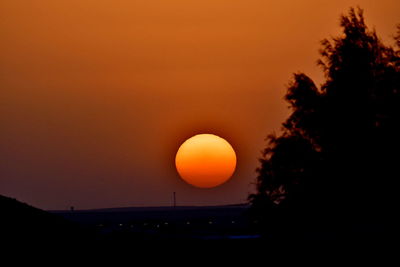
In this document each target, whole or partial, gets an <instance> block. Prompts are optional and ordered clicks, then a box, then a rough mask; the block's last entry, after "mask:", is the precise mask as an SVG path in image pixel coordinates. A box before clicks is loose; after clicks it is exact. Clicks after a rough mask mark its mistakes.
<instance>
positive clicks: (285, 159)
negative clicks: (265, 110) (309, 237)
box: [249, 8, 400, 227]
mask: <svg viewBox="0 0 400 267" xmlns="http://www.w3.org/2000/svg"><path fill="white" fill-rule="evenodd" d="M340 26H341V27H342V29H343V34H342V35H340V36H338V37H336V38H333V39H332V40H328V39H325V40H323V41H322V49H321V50H320V54H321V59H320V60H319V61H318V64H319V65H320V66H321V67H322V69H323V71H324V74H325V78H326V81H325V82H324V84H323V85H322V86H321V87H320V88H318V87H317V86H316V85H315V84H314V82H313V81H312V80H311V79H310V78H309V77H308V76H307V75H305V74H303V73H297V74H294V79H293V82H291V84H290V85H289V88H288V92H287V94H286V96H285V99H286V101H288V102H289V104H290V108H291V110H292V114H291V115H290V116H289V118H288V119H287V120H286V121H285V122H284V123H283V127H282V128H283V133H282V134H281V135H280V136H279V137H277V136H274V135H270V136H269V137H268V141H269V143H268V147H267V148H266V149H265V150H264V152H263V154H262V157H261V159H260V164H261V166H260V167H259V168H258V169H257V173H258V177H257V180H256V181H257V182H256V187H257V193H256V194H253V195H250V197H249V199H250V201H251V203H252V208H253V212H254V214H255V215H256V216H258V218H259V219H261V220H262V221H263V223H264V224H265V225H268V226H271V225H272V224H271V223H270V221H271V220H275V219H272V218H271V217H273V216H274V215H276V214H277V213H276V211H277V210H280V211H279V212H278V214H280V215H281V214H282V213H285V214H286V215H285V216H297V218H300V217H302V216H303V215H305V214H308V215H307V216H314V217H315V216H317V215H316V214H319V215H321V214H323V213H324V214H335V216H339V215H345V214H346V216H350V215H352V214H353V215H354V214H359V213H362V212H364V211H366V210H368V211H369V212H371V211H378V210H382V209H383V208H384V207H390V206H391V205H392V204H393V203H395V202H394V201H395V199H394V198H395V195H396V194H395V193H394V191H393V188H394V187H393V185H394V182H395V181H394V179H397V178H396V177H400V175H399V170H398V168H397V161H398V159H399V156H398V154H399V152H400V151H399V149H400V142H399V137H400V132H399V128H400V127H398V124H399V122H400V26H399V27H398V32H397V35H396V36H395V41H396V44H395V46H394V47H390V46H385V45H384V44H383V43H382V42H381V41H380V39H379V38H378V37H377V34H376V33H375V31H373V30H372V31H371V30H369V29H368V28H367V26H366V24H365V22H364V17H363V12H362V10H361V9H358V10H355V9H353V8H351V9H350V11H349V13H348V14H347V15H345V16H342V17H341V23H340ZM300 214H302V215H300ZM332 216H333V215H332ZM303 217H304V216H303ZM286 218H287V217H286ZM286 221H287V220H286ZM284 225H285V227H286V226H287V224H284ZM292 226H293V225H292Z"/></svg>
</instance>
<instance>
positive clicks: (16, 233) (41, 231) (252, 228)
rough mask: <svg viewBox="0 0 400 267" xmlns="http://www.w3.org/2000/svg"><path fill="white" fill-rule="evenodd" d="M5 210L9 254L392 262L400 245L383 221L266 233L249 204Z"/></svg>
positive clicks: (3, 201) (5, 204) (11, 205)
mask: <svg viewBox="0 0 400 267" xmlns="http://www.w3.org/2000/svg"><path fill="white" fill-rule="evenodd" d="M0 209H1V210H2V217H1V221H0V222H1V225H0V231H1V232H0V234H1V242H2V244H3V247H4V248H5V249H3V250H2V255H7V254H8V253H9V252H17V254H24V253H26V252H32V251H34V252H35V255H37V256H39V257H44V256H45V255H53V256H54V255H57V256H58V257H62V258H63V259H69V260H71V259H76V258H77V257H78V255H80V256H82V255H84V256H87V257H89V258H90V259H92V260H96V261H98V260H100V261H101V259H102V258H113V259H115V258H135V259H139V258H140V259H145V260H146V261H166V262H170V261H175V260H180V261H182V259H183V258H182V256H184V257H185V258H186V257H189V258H190V259H191V261H192V262H197V261H202V260H204V259H211V258H215V257H216V258H220V259H223V260H226V261H229V262H232V261H233V262H234V261H235V259H239V258H246V259H253V260H257V261H258V260H270V259H272V258H279V259H296V258H293V257H294V256H293V255H299V254H301V255H302V256H305V255H308V256H311V257H315V256H320V255H324V254H325V253H327V254H329V255H330V256H328V258H329V257H330V258H332V257H333V258H335V257H337V256H338V255H340V254H342V252H345V253H347V254H348V255H359V257H361V258H363V257H368V256H371V255H374V254H377V255H385V256H380V259H382V260H384V259H387V258H388V256H390V255H396V254H397V253H396V252H393V250H395V249H396V248H397V247H398V246H397V245H396V240H398V239H396V238H395V236H396V234H395V233H394V232H392V230H390V231H388V230H386V229H385V228H384V227H385V225H384V224H379V223H378V224H377V223H374V224H368V222H367V223H364V224H360V225H351V226H350V225H349V227H348V229H351V230H349V231H348V232H345V233H338V232H337V231H336V230H332V229H330V228H329V227H323V228H318V229H309V230H308V231H306V232H300V233H298V234H296V235H293V232H290V233H289V234H285V233H280V234H279V235H274V234H273V229H271V232H268V233H264V234H261V233H260V231H259V230H258V229H259V227H258V226H257V222H255V221H252V220H251V219H249V217H248V216H247V211H248V206H247V205H230V206H211V207H175V208H174V207H152V208H119V209H102V210H81V211H52V212H46V211H42V210H40V209H36V208H33V207H31V206H29V205H26V204H24V203H21V202H18V201H16V200H14V199H11V198H6V197H3V196H0ZM393 241H394V242H393ZM4 245H5V246H4ZM300 252H301V253H300ZM278 255H279V256H278ZM282 256H283V258H281V257H282ZM333 258H332V259H333ZM361 258H359V259H361ZM140 266H142V265H140Z"/></svg>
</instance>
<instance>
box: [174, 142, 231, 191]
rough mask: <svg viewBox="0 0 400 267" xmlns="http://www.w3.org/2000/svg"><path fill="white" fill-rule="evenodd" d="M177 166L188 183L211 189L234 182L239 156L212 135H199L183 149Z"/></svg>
mask: <svg viewBox="0 0 400 267" xmlns="http://www.w3.org/2000/svg"><path fill="white" fill-rule="evenodd" d="M175 165H176V169H177V170H178V173H179V175H180V176H181V177H182V179H183V180H184V181H186V182H187V183H189V184H191V185H193V186H196V187H200V188H211V187H216V186H219V185H221V184H223V183H225V182H226V181H228V180H229V178H231V176H232V174H233V173H234V171H235V168H236V153H235V151H234V150H233V148H232V146H231V145H230V144H229V143H228V142H227V141H226V140H225V139H223V138H221V137H218V136H216V135H213V134H198V135H195V136H193V137H191V138H189V139H187V140H186V141H185V142H184V143H183V144H182V145H181V146H180V148H179V150H178V152H177V153H176V158H175Z"/></svg>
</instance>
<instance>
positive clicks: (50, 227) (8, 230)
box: [0, 196, 88, 249]
mask: <svg viewBox="0 0 400 267" xmlns="http://www.w3.org/2000/svg"><path fill="white" fill-rule="evenodd" d="M0 211H1V213H0V214H1V220H0V236H1V238H2V241H3V242H7V243H8V244H10V245H13V244H16V245H18V246H20V247H21V248H22V247H24V246H28V245H29V246H31V245H34V246H35V248H37V249H39V248H40V247H50V246H64V245H68V244H70V243H72V242H76V243H81V241H82V240H84V239H85V238H86V237H87V236H88V232H87V231H86V230H84V229H83V228H82V227H80V226H78V225H76V224H74V223H72V222H69V221H68V220H66V219H64V218H62V217H61V216H59V215H56V214H51V213H49V212H46V211H43V210H41V209H37V208H34V207H32V206H30V205H28V204H25V203H22V202H20V201H18V200H16V199H13V198H9V197H5V196H0ZM77 240H79V241H80V242H77Z"/></svg>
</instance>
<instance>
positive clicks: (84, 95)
mask: <svg viewBox="0 0 400 267" xmlns="http://www.w3.org/2000/svg"><path fill="white" fill-rule="evenodd" d="M357 5H359V6H360V7H362V8H364V10H365V17H366V21H367V24H368V25H369V26H370V27H375V29H376V30H377V32H378V34H379V35H380V36H381V37H382V39H383V40H384V41H385V42H386V43H387V44H392V43H393V42H392V40H391V35H393V34H394V33H395V26H396V24H397V23H400V16H399V11H400V1H398V0H379V1H377V0H374V1H372V0H371V1H367V0H358V1H345V0H336V1H332V0H326V1H325V0H301V1H300V0H299V1H296V0H291V1H288V0H282V1H269V0H190V1H189V0H141V1H135V0H57V1H54V0H36V1H33V0H31V1H29V0H0V40H1V41H0V194H3V195H6V196H11V197H14V198H18V199H19V200H21V201H24V202H27V203H29V204H31V205H34V206H37V207H40V208H44V209H65V208H68V207H69V206H72V205H73V206H75V207H76V208H77V209H84V208H99V207H118V206H153V205H170V204H171V201H172V192H174V191H176V192H177V202H178V205H209V204H211V205H213V204H228V203H239V202H244V201H246V198H247V195H248V193H249V192H251V191H252V190H253V185H251V183H252V182H253V181H254V179H255V176H256V174H255V171H254V170H255V168H256V167H257V165H258V161H257V158H258V157H259V156H260V151H261V150H262V149H263V148H264V146H265V141H264V138H265V137H266V136H267V135H268V134H269V133H272V132H273V131H275V132H279V130H280V124H281V123H282V122H283V120H284V119H285V118H286V116H287V115H288V114H289V110H288V109H287V104H286V103H285V102H284V101H283V96H284V94H285V92H286V84H287V83H288V82H289V80H290V78H291V75H292V73H293V72H297V71H303V72H305V73H307V74H309V75H310V76H311V77H312V78H314V80H315V81H316V82H317V83H320V82H321V81H322V75H321V72H320V69H319V68H318V67H317V66H316V64H315V62H316V60H317V59H318V49H319V48H320V45H319V42H320V40H322V39H323V38H326V37H329V36H334V35H336V34H337V33H338V32H339V26H338V22H339V16H340V14H342V13H344V12H346V11H347V10H348V8H349V7H350V6H357ZM202 132H210V133H215V134H218V135H220V136H222V137H224V138H226V139H227V140H228V141H229V142H230V143H231V144H232V145H233V147H234V148H235V150H236V151H237V157H238V168H237V171H236V173H235V175H234V176H233V178H232V179H231V180H230V181H229V182H228V183H226V184H224V185H222V186H220V187H217V188H214V189H197V188H194V187H191V186H190V185H188V184H186V183H185V182H183V181H182V180H181V179H180V178H179V177H178V174H177V172H176V170H175V166H174V156H175V152H176V151H177V149H178V147H179V145H180V143H182V142H183V141H184V140H185V138H188V137H190V136H191V135H194V134H196V133H202Z"/></svg>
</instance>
